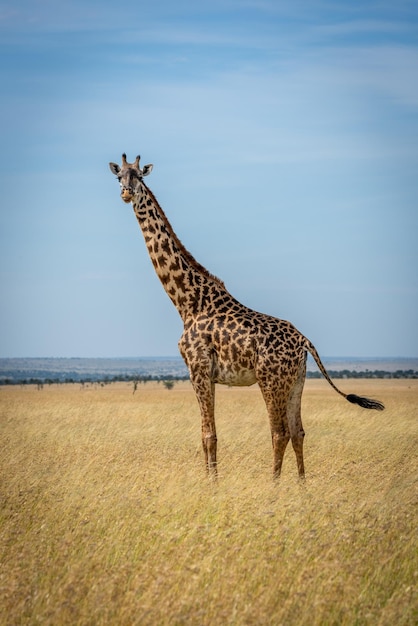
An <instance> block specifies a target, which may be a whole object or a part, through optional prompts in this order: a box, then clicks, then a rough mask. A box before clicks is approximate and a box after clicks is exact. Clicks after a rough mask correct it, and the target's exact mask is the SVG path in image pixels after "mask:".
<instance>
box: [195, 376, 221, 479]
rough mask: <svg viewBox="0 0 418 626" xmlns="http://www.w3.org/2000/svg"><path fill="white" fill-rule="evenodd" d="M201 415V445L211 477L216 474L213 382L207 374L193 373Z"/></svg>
mask: <svg viewBox="0 0 418 626" xmlns="http://www.w3.org/2000/svg"><path fill="white" fill-rule="evenodd" d="M191 380H192V385H193V388H194V391H195V394H196V398H197V401H198V403H199V407H200V414H201V417H202V447H203V452H204V455H205V461H206V470H207V472H208V474H209V475H210V476H211V477H216V475H217V460H216V450H217V438H216V427H215V384H214V383H213V382H212V381H211V380H210V378H209V376H205V375H202V374H194V375H192V376H191Z"/></svg>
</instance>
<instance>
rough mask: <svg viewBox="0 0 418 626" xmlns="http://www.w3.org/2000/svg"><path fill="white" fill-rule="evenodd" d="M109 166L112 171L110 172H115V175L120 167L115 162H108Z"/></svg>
mask: <svg viewBox="0 0 418 626" xmlns="http://www.w3.org/2000/svg"><path fill="white" fill-rule="evenodd" d="M109 167H110V171H111V172H112V174H115V176H117V175H118V174H119V172H120V167H119V165H118V164H117V163H109Z"/></svg>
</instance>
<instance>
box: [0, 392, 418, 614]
mask: <svg viewBox="0 0 418 626" xmlns="http://www.w3.org/2000/svg"><path fill="white" fill-rule="evenodd" d="M341 386H342V387H344V388H345V389H346V390H347V391H350V392H351V391H352V392H355V393H360V394H363V395H369V396H371V397H376V398H378V399H380V400H382V401H383V402H385V404H386V407H387V409H386V411H384V412H383V413H378V412H374V411H365V410H362V409H360V408H358V407H355V406H352V405H350V404H349V403H347V402H344V401H343V400H342V399H341V398H340V397H339V396H337V394H335V393H334V392H333V391H332V390H331V389H330V388H329V387H328V386H327V384H326V383H325V382H324V381H314V380H309V381H307V384H306V388H305V393H304V402H303V415H304V426H305V430H306V432H307V437H306V443H305V462H306V470H307V480H306V484H304V485H302V484H300V483H299V481H298V480H297V470H296V461H295V456H294V454H293V450H292V448H291V446H289V448H288V450H287V452H286V457H285V463H284V470H283V475H282V478H281V480H280V482H279V483H274V482H273V480H272V478H271V464H272V452H271V443H270V435H269V429H268V424H267V417H266V412H265V408H264V404H263V402H262V399H261V395H260V392H259V391H258V389H257V388H256V387H252V388H248V389H228V388H221V387H218V388H217V427H218V439H219V460H220V468H219V469H220V478H219V481H218V483H217V484H213V483H210V482H209V481H207V480H206V478H205V475H204V471H203V454H202V452H201V449H200V420H199V416H198V408H197V403H196V400H195V398H194V395H193V392H192V390H191V387H190V385H189V384H187V383H182V384H178V385H176V386H175V388H174V389H173V390H171V391H167V390H166V389H164V388H163V387H162V386H161V385H156V384H147V385H145V386H144V385H142V386H140V387H139V388H138V391H137V392H136V394H135V395H133V394H132V385H128V384H113V385H109V386H106V387H103V388H102V387H94V388H93V387H90V388H88V389H81V388H80V387H79V386H78V385H66V386H59V387H58V386H51V387H45V388H44V389H43V390H42V391H38V390H37V389H36V388H34V387H25V388H18V387H3V388H1V389H0V419H1V421H0V445H1V459H0V466H1V499H2V501H1V527H0V550H1V552H0V559H1V562H0V568H1V569H0V623H1V624H2V625H6V624H7V625H8V626H11V625H15V624H16V625H17V624H19V625H24V624H31V625H32V624H33V625H35V624H39V625H42V626H46V625H51V626H61V625H71V626H77V625H92V626H102V625H112V626H113V625H114V626H119V625H121V626H125V625H126V626H133V625H141V626H142V625H150V626H164V625H169V624H170V625H180V624H185V625H193V626H194V625H197V626H204V625H211V626H214V625H215V626H217V625H222V626H223V625H237V626H238V625H244V624H245V625H248V626H250V625H254V626H260V625H264V624H268V625H275V626H276V625H279V624H284V625H286V626H292V625H299V624H300V625H309V626H314V625H321V626H323V625H331V624H335V625H349V626H352V625H355V624H358V625H363V624H370V625H373V626H374V625H377V624H378V625H388V626H389V625H390V626H392V625H393V624H397V625H406V624H408V625H409V624H411V625H412V624H416V623H417V622H418V612H417V610H418V607H417V605H418V600H417V582H418V557H417V552H418V550H417V547H418V546H417V531H416V522H417V509H416V505H417V433H418V428H417V406H418V381H389V380H388V381H370V380H358V381H343V384H342V385H341Z"/></svg>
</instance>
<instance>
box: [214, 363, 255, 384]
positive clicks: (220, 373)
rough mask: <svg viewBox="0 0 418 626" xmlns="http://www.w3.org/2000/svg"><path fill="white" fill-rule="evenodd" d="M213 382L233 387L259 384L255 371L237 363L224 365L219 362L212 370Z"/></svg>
mask: <svg viewBox="0 0 418 626" xmlns="http://www.w3.org/2000/svg"><path fill="white" fill-rule="evenodd" d="M212 380H213V382H215V383H219V384H220V385H230V386H231V387H248V386H250V385H254V383H256V382H257V379H256V376H255V370H254V369H249V368H247V367H245V366H240V364H239V363H235V364H233V365H232V366H231V364H230V363H228V364H225V365H224V364H222V363H220V362H219V361H217V362H216V363H214V367H213V370H212Z"/></svg>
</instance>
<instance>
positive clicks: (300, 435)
mask: <svg viewBox="0 0 418 626" xmlns="http://www.w3.org/2000/svg"><path fill="white" fill-rule="evenodd" d="M305 375H306V358H305V359H304V360H303V362H302V363H301V366H300V369H299V373H298V377H297V380H296V383H295V385H294V387H293V389H292V390H291V392H290V395H289V400H288V404H287V420H288V424H289V429H290V437H291V439H292V446H293V450H294V452H295V455H296V462H297V466H298V473H299V478H301V479H304V478H305V465H304V462H303V441H304V438H305V431H304V430H303V426H302V416H301V404H302V392H303V385H304V383H305Z"/></svg>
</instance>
